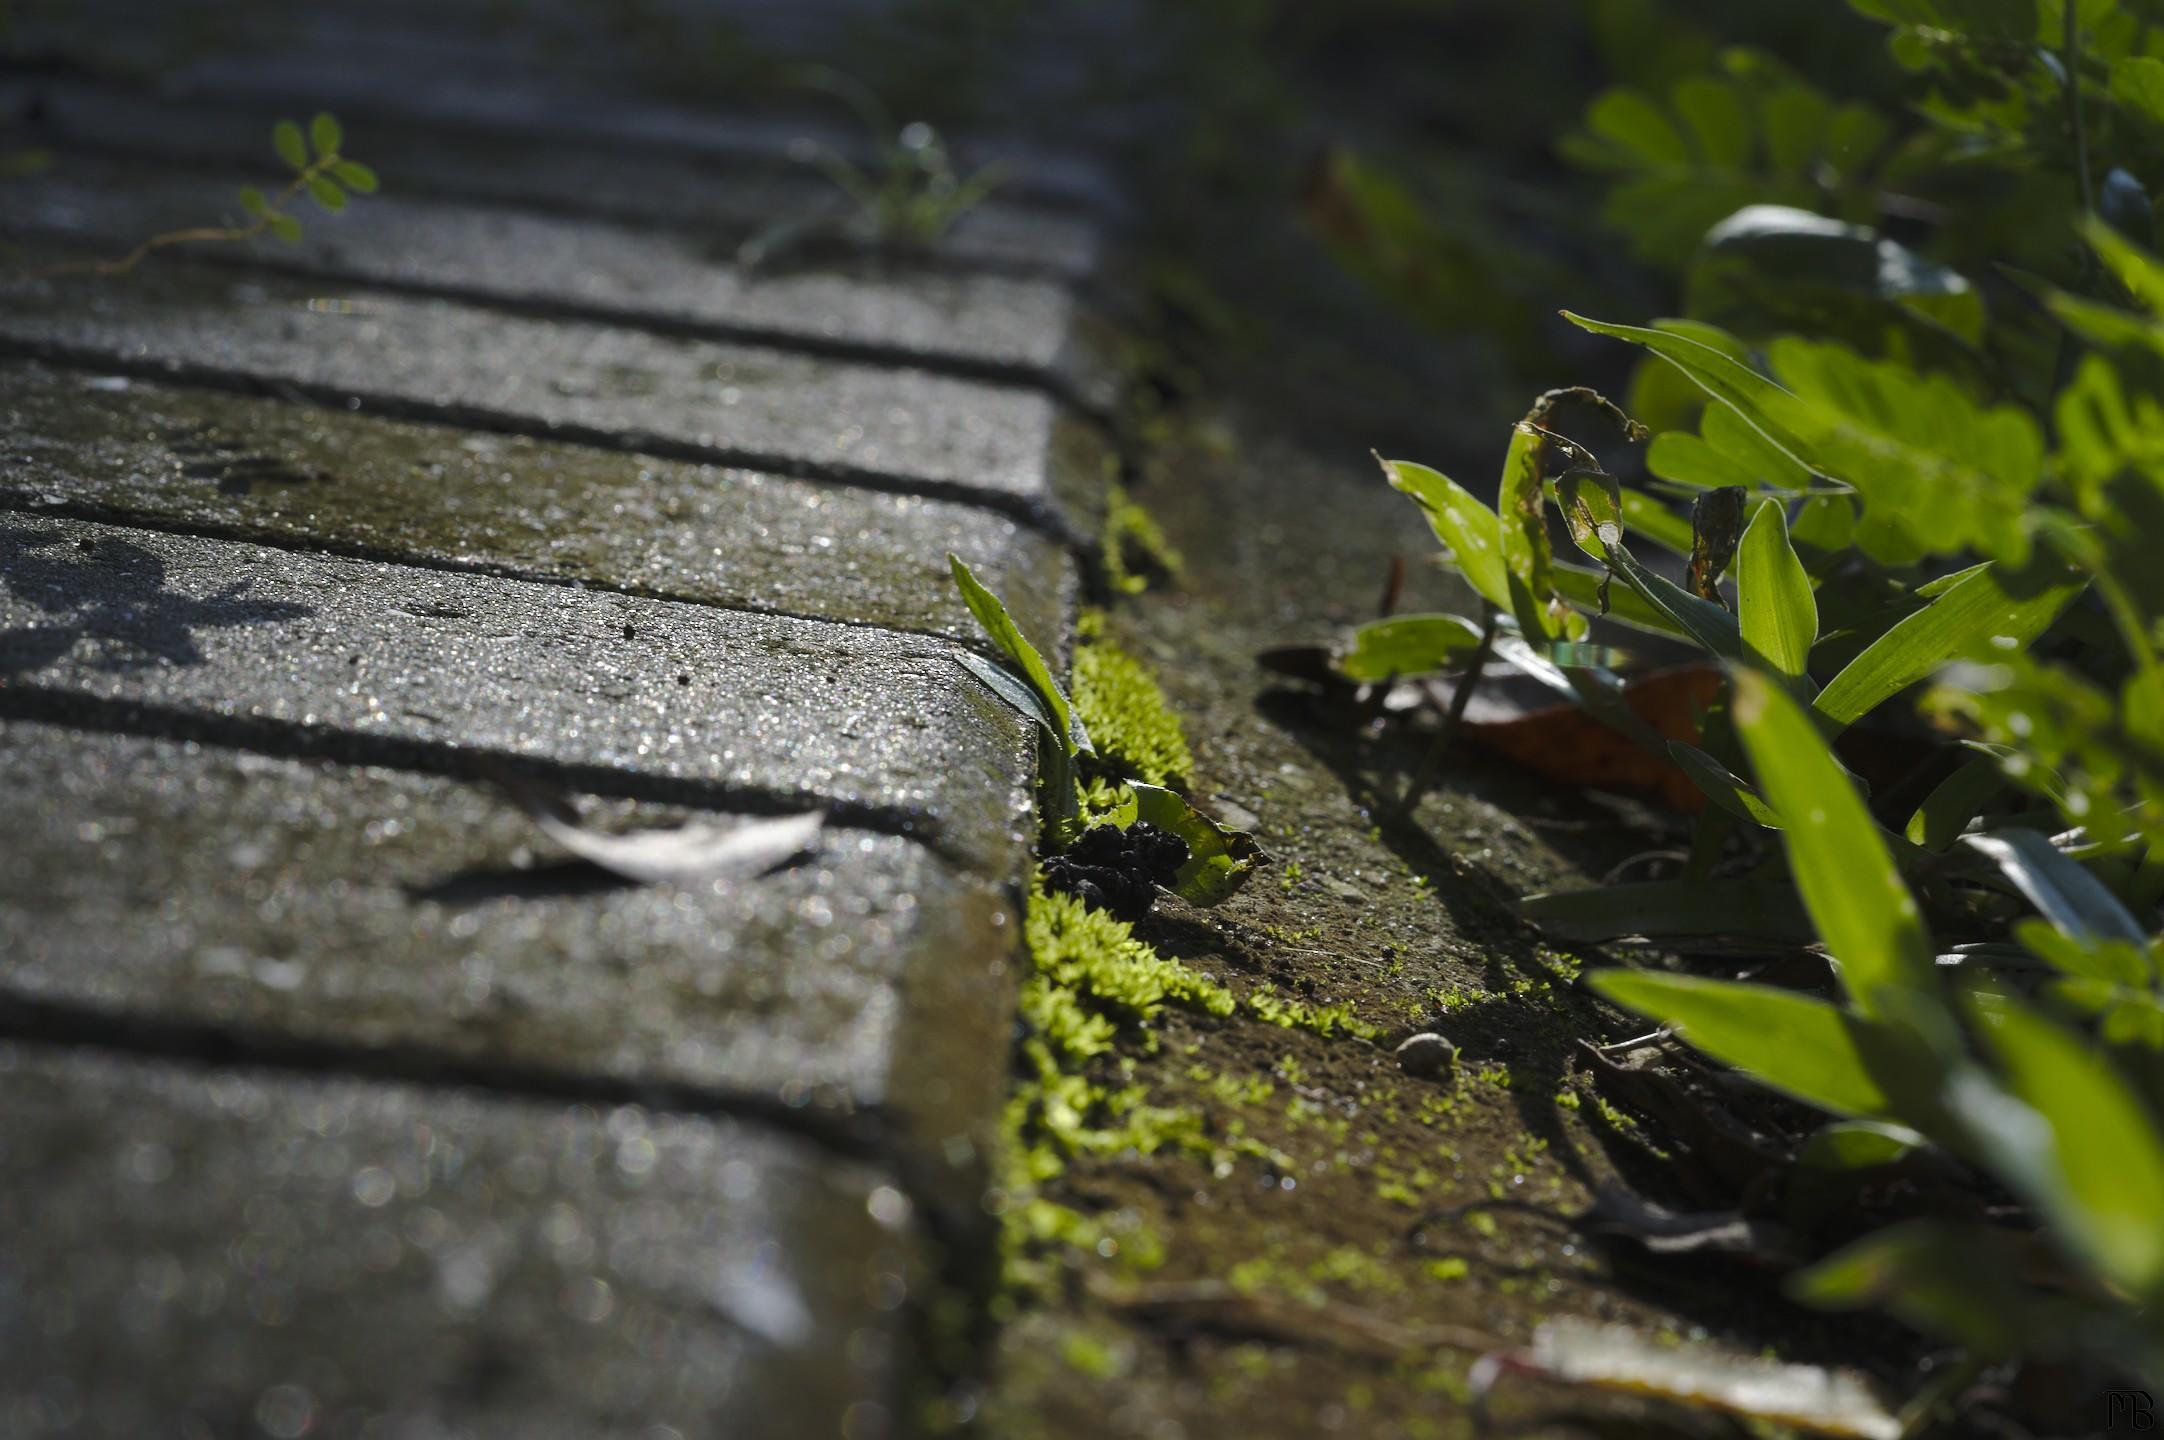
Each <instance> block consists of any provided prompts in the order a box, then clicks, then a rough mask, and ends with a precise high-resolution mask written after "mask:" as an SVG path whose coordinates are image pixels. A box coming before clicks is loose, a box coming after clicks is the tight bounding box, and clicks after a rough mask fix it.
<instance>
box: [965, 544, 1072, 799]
mask: <svg viewBox="0 0 2164 1440" xmlns="http://www.w3.org/2000/svg"><path fill="white" fill-rule="evenodd" d="M947 564H948V565H949V566H950V567H952V569H953V571H954V585H955V588H956V589H958V590H960V591H961V592H962V602H963V603H964V604H966V605H967V606H969V613H970V614H972V615H974V616H976V617H977V623H978V624H979V625H981V626H983V627H984V633H985V634H986V635H987V636H989V637H991V641H992V643H993V644H994V645H996V646H997V647H999V652H1000V653H1001V654H1002V655H1005V656H1006V657H1007V658H1008V659H1009V660H1010V661H1012V662H1013V663H1014V667H1015V668H1016V669H1017V670H1020V671H1021V672H1022V678H1023V679H1025V680H1027V681H1028V682H1029V686H1030V688H1031V689H1032V690H1035V691H1036V692H1037V696H1038V698H1039V699H1040V700H1042V701H1043V702H1044V708H1045V709H1046V711H1047V712H1049V713H1050V715H1051V717H1052V720H1053V725H1052V733H1053V736H1054V738H1056V739H1057V740H1058V741H1059V743H1060V745H1061V746H1062V747H1063V748H1064V749H1065V750H1066V752H1067V754H1068V755H1069V756H1070V757H1071V756H1073V755H1074V754H1075V752H1076V751H1078V750H1083V749H1087V748H1088V746H1087V745H1086V744H1085V743H1084V742H1083V741H1081V740H1080V739H1079V738H1078V737H1077V735H1076V733H1075V725H1074V709H1073V707H1072V706H1070V705H1069V704H1068V703H1067V692H1066V691H1064V690H1062V689H1060V686H1059V682H1058V681H1057V680H1055V679H1053V678H1052V671H1051V668H1050V667H1049V666H1047V665H1046V664H1045V663H1044V657H1043V656H1042V655H1039V654H1038V653H1037V647H1036V646H1034V645H1032V644H1030V643H1029V640H1028V639H1027V638H1026V637H1025V636H1024V635H1023V634H1022V630H1021V627H1020V626H1018V625H1016V624H1015V623H1014V620H1013V617H1011V616H1009V615H1008V614H1007V607H1006V606H1005V605H1003V604H1001V603H1000V599H999V597H998V596H997V595H994V594H993V593H992V592H991V591H989V590H987V589H985V588H984V586H983V585H981V584H979V583H978V581H977V577H976V576H975V575H972V574H971V573H970V570H969V567H968V566H967V565H965V564H963V563H962V558H961V557H960V556H959V555H956V554H954V553H953V552H952V551H949V552H948V555H947Z"/></svg>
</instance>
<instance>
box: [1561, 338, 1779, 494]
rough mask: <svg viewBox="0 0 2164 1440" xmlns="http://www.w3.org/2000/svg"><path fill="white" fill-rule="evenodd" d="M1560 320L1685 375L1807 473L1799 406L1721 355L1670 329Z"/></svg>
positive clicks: (1764, 378)
mask: <svg viewBox="0 0 2164 1440" xmlns="http://www.w3.org/2000/svg"><path fill="white" fill-rule="evenodd" d="M1563 318H1564V319H1565V320H1568V321H1569V322H1570V323H1571V324H1573V325H1576V326H1577V327H1578V328H1579V329H1581V330H1590V331H1592V332H1593V333H1594V334H1596V335H1607V336H1611V337H1613V338H1614V339H1617V340H1628V341H1630V342H1631V343H1632V344H1634V345H1640V346H1643V347H1644V348H1646V349H1647V350H1650V351H1652V352H1653V353H1654V354H1655V355H1658V356H1660V357H1661V358H1662V359H1663V360H1666V361H1667V362H1668V363H1669V364H1671V365H1673V366H1675V367H1676V368H1677V369H1678V370H1681V371H1682V372H1683V373H1684V374H1685V375H1687V376H1689V377H1690V379H1691V381H1692V382H1693V383H1694V384H1696V385H1697V386H1698V387H1699V388H1700V389H1701V390H1704V391H1705V392H1706V393H1707V394H1708V395H1710V396H1712V397H1713V398H1714V399H1716V400H1718V401H1720V402H1721V403H1722V404H1724V405H1726V406H1729V407H1730V408H1731V409H1733V410H1734V411H1735V412H1736V414H1737V415H1739V416H1740V417H1742V418H1743V419H1744V420H1745V421H1746V422H1748V423H1749V424H1750V426H1751V428H1752V429H1754V430H1756V431H1757V432H1758V433H1759V434H1760V435H1761V436H1763V437H1764V438H1765V439H1766V440H1767V442H1768V443H1770V444H1771V445H1773V446H1774V448H1776V449H1777V450H1779V451H1780V452H1781V453H1782V454H1783V455H1786V456H1787V457H1788V458H1789V459H1791V460H1793V461H1795V462H1796V463H1797V464H1799V465H1802V466H1803V467H1804V468H1805V469H1810V468H1811V465H1810V462H1809V461H1808V460H1807V459H1806V458H1805V457H1806V456H1807V455H1808V454H1809V447H1808V446H1807V445H1805V443H1804V442H1803V441H1802V440H1801V439H1800V438H1798V436H1797V433H1796V429H1795V427H1796V425H1797V423H1798V422H1799V421H1800V420H1801V419H1802V411H1801V404H1800V402H1799V401H1798V400H1797V398H1796V397H1795V396H1794V395H1792V394H1790V393H1789V392H1788V391H1787V390H1784V389H1783V388H1782V387H1781V386H1779V385H1776V384H1775V383H1774V382H1773V381H1771V380H1768V379H1767V378H1766V377H1765V376H1763V375H1761V374H1759V373H1758V372H1757V371H1756V370H1753V369H1752V368H1751V367H1750V366H1748V365H1746V364H1744V363H1743V362H1742V361H1740V360H1738V359H1736V358H1734V356H1732V355H1730V354H1728V353H1727V352H1726V351H1723V350H1720V349H1716V348H1715V347H1714V346H1712V345H1709V344H1707V343H1706V342H1705V341H1703V340H1700V339H1696V338H1693V337H1692V336H1689V335H1683V334H1678V333H1676V332H1675V331H1672V330H1665V329H1651V330H1649V329H1646V328H1644V327H1642V326H1637V325H1611V324H1609V323H1607V322H1606V321H1601V320H1589V319H1587V318H1586V317H1585V316H1583V315H1574V314H1572V313H1571V312H1570V311H1568V310H1565V311H1564V312H1563Z"/></svg>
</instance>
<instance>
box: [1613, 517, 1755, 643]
mask: <svg viewBox="0 0 2164 1440" xmlns="http://www.w3.org/2000/svg"><path fill="white" fill-rule="evenodd" d="M1611 554H1612V558H1613V559H1614V561H1615V569H1616V573H1617V574H1618V575H1621V576H1622V577H1623V579H1624V581H1625V582H1626V583H1627V584H1629V586H1630V587H1631V589H1633V590H1635V591H1637V592H1638V595H1639V597H1640V598H1641V599H1643V600H1644V601H1645V602H1646V603H1647V604H1648V605H1650V606H1652V607H1653V609H1654V610H1656V611H1658V612H1659V613H1660V614H1662V615H1664V616H1666V617H1667V618H1668V619H1669V620H1670V621H1672V622H1674V624H1675V625H1676V627H1677V628H1678V629H1680V630H1681V631H1683V633H1684V634H1686V635H1688V636H1690V637H1691V638H1692V639H1693V640H1696V641H1697V642H1698V643H1699V644H1701V645H1703V646H1705V647H1706V648H1707V649H1708V650H1710V651H1712V652H1713V653H1714V654H1715V655H1718V656H1720V657H1721V658H1722V659H1724V660H1736V659H1740V658H1742V655H1743V634H1742V632H1741V631H1740V630H1738V629H1737V627H1736V617H1735V616H1733V615H1731V614H1729V613H1728V612H1727V611H1726V610H1723V609H1722V608H1721V607H1720V606H1718V605H1716V604H1714V603H1713V602H1712V601H1710V600H1701V599H1699V598H1698V597H1697V596H1696V595H1693V594H1692V593H1691V592H1690V591H1688V590H1686V589H1684V588H1683V587H1682V586H1680V585H1678V584H1676V583H1675V582H1674V581H1672V580H1669V579H1667V578H1666V577H1664V576H1660V575H1656V574H1654V573H1653V572H1652V571H1650V570H1648V569H1646V567H1645V566H1643V565H1641V564H1639V563H1638V561H1637V559H1636V557H1634V556H1633V555H1632V554H1631V552H1630V551H1629V550H1628V549H1627V548H1625V547H1624V546H1622V545H1618V546H1616V547H1615V549H1614V550H1613V551H1612V552H1611Z"/></svg>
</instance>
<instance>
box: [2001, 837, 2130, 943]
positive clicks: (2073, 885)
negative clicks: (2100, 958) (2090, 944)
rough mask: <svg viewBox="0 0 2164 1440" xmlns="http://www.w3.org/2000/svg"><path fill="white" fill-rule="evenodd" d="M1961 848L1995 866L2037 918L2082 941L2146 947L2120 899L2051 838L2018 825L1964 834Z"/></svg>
mask: <svg viewBox="0 0 2164 1440" xmlns="http://www.w3.org/2000/svg"><path fill="white" fill-rule="evenodd" d="M1962 843H1963V844H1965V845H1967V846H1968V847H1969V848H1970V849H1971V850H1974V851H1975V852H1976V853H1977V854H1979V855H1982V856H1984V857H1985V858H1986V859H1988V860H1990V861H1991V863H1992V864H1994V865H1996V866H1998V867H1999V871H2000V873H2001V874H2003V875H2005V876H2006V878H2007V879H2008V880H2010V881H2012V882H2013V885H2014V888H2015V889H2017V890H2019V891H2020V892H2021V894H2022V897H2023V898H2024V899H2026V900H2027V901H2028V902H2029V903H2030V904H2031V905H2034V906H2035V907H2036V910H2037V913H2038V914H2040V915H2042V916H2043V917H2044V918H2045V919H2046V920H2049V921H2050V922H2051V923H2052V924H2053V925H2054V926H2056V927H2057V928H2058V929H2059V930H2061V931H2063V932H2064V933H2066V934H2068V935H2071V936H2073V937H2075V938H2076V939H2081V940H2126V941H2130V942H2132V943H2134V944H2136V945H2143V944H2147V943H2148V939H2149V936H2148V934H2147V933H2146V932H2145V931H2144V930H2143V929H2142V927H2141V925H2140V924H2139V923H2138V922H2137V921H2136V920H2135V919H2134V917H2133V916H2132V915H2130V914H2128V913H2127V908H2126V906H2124V905H2122V904H2120V903H2119V897H2118V896H2116V895H2114V894H2112V893H2111V891H2110V890H2108V889H2106V888H2105V886H2104V882H2103V881H2101V880H2099V879H2097V878H2096V877H2095V876H2094V875H2092V874H2090V873H2089V871H2088V870H2087V869H2086V868H2085V867H2084V866H2082V865H2081V864H2080V863H2079V862H2078V861H2075V860H2072V859H2070V858H2068V857H2067V856H2066V855H2064V854H2061V853H2060V851H2059V849H2058V847H2057V846H2055V845H2053V844H2052V843H2051V841H2050V840H2049V839H2047V838H2046V837H2045V836H2043V835H2041V834H2039V833H2038V832H2036V831H2034V830H2029V829H2024V828H2021V827H2019V826H2015V827H2011V828H2008V829H2005V830H1993V831H1991V832H1990V833H1988V834H1984V835H1966V836H1963V837H1962Z"/></svg>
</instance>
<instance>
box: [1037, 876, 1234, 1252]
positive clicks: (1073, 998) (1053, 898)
mask: <svg viewBox="0 0 2164 1440" xmlns="http://www.w3.org/2000/svg"><path fill="white" fill-rule="evenodd" d="M1023 936H1024V939H1025V941H1026V943H1027V945H1028V947H1029V954H1030V959H1031V961H1032V962H1033V965H1034V973H1033V974H1031V975H1030V976H1029V977H1028V979H1026V980H1025V981H1024V982H1023V984H1022V991H1021V1016H1022V1025H1023V1032H1024V1033H1023V1038H1022V1043H1021V1047H1020V1059H1021V1066H1022V1078H1021V1080H1020V1082H1019V1083H1018V1084H1017V1086H1016V1088H1015V1091H1014V1093H1013V1095H1012V1096H1011V1097H1010V1098H1009V1100H1008V1102H1007V1110H1006V1130H1007V1137H1008V1155H1007V1164H1006V1168H1005V1187H1004V1191H1003V1193H1002V1194H1001V1196H1000V1197H999V1209H1000V1213H1001V1215H1002V1217H1003V1219H1004V1220H1005V1222H1006V1226H1005V1229H1006V1242H1007V1243H1006V1252H1007V1273H1008V1278H1009V1281H1010V1283H1012V1284H1015V1285H1017V1286H1022V1287H1034V1286H1037V1285H1039V1284H1041V1283H1044V1282H1046V1281H1048V1280H1049V1279H1050V1270H1049V1267H1048V1266H1047V1264H1046V1263H1045V1261H1044V1257H1045V1255H1046V1254H1047V1253H1048V1252H1053V1251H1057V1250H1060V1249H1075V1250H1086V1251H1093V1252H1095V1253H1096V1254H1098V1255H1100V1256H1106V1257H1109V1256H1111V1255H1113V1254H1115V1253H1118V1254H1122V1255H1123V1256H1124V1258H1125V1260H1126V1262H1127V1263H1128V1264H1130V1265H1137V1264H1146V1263H1150V1261H1151V1260H1152V1257H1154V1255H1155V1253H1156V1242H1155V1240H1154V1238H1148V1237H1138V1236H1135V1235H1129V1236H1127V1237H1125V1238H1124V1239H1122V1238H1121V1237H1119V1236H1116V1235H1113V1234H1111V1233H1110V1232H1109V1231H1108V1230H1107V1228H1106V1222H1104V1221H1101V1220H1098V1219H1096V1218H1094V1217H1090V1216H1085V1215H1082V1214H1080V1213H1079V1212H1077V1211H1074V1210H1071V1209H1069V1208H1067V1207H1066V1206H1063V1205H1059V1204H1056V1203H1054V1202H1052V1201H1049V1200H1046V1199H1044V1198H1042V1197H1041V1196H1040V1195H1039V1194H1038V1193H1037V1192H1038V1189H1039V1187H1041V1186H1042V1185H1043V1184H1044V1183H1045V1182H1046V1181H1049V1180H1051V1179H1053V1178H1055V1177H1056V1176H1058V1175H1059V1174H1060V1173H1061V1172H1062V1171H1064V1170H1065V1169H1066V1167H1067V1165H1068V1163H1069V1162H1070V1161H1071V1160H1073V1159H1074V1158H1075V1157H1077V1156H1082V1155H1118V1154H1126V1153H1132V1154H1137V1155H1152V1154H1156V1153H1157V1152H1159V1151H1161V1150H1171V1151H1175V1152H1184V1153H1189V1154H1194V1155H1198V1156H1202V1157H1204V1158H1205V1159H1207V1160H1209V1161H1211V1162H1213V1163H1214V1162H1215V1160H1216V1159H1217V1158H1218V1157H1219V1156H1221V1155H1223V1154H1225V1153H1227V1152H1228V1151H1232V1152H1239V1153H1246V1152H1248V1151H1253V1152H1255V1153H1261V1154H1267V1153H1269V1152H1268V1151H1267V1149H1266V1148H1265V1147H1262V1146H1259V1145H1257V1144H1255V1143H1254V1142H1252V1141H1245V1142H1243V1141H1234V1142H1231V1143H1230V1144H1229V1145H1228V1144H1227V1143H1226V1142H1224V1141H1222V1140H1219V1139H1215V1138H1213V1137H1212V1136H1211V1135H1210V1134H1208V1133H1207V1130H1206V1127H1205V1120H1204V1117H1203V1115H1202V1113H1201V1112H1200V1111H1199V1110H1195V1109H1192V1108H1179V1107H1167V1106H1155V1105H1150V1104H1147V1103H1145V1096H1144V1092H1143V1090H1142V1089H1141V1087H1140V1086H1137V1085H1134V1084H1131V1083H1128V1081H1129V1078H1130V1072H1131V1070H1132V1062H1131V1061H1126V1060H1121V1061H1118V1062H1117V1063H1114V1062H1112V1061H1111V1059H1110V1057H1112V1056H1113V1055H1114V1053H1115V1052H1116V1051H1117V1049H1118V1048H1119V1046H1120V1043H1121V1041H1122V1040H1123V1039H1126V1038H1133V1039H1136V1040H1138V1041H1139V1043H1140V1045H1141V1046H1142V1048H1143V1049H1144V1051H1145V1052H1147V1051H1149V1050H1154V1049H1155V1048H1156V1039H1155V1037H1154V1036H1153V1035H1150V1034H1149V1032H1148V1031H1147V1030H1146V1029H1144V1026H1145V1025H1146V1024H1147V1023H1148V1022H1149V1021H1150V1020H1152V1019H1154V1018H1155V1017H1156V1016H1157V1015H1158V1014H1159V1013H1160V1012H1161V1011H1162V1010H1163V1008H1164V1007H1165V1006H1166V1005H1179V1006H1182V1007H1185V1008H1187V1009H1191V1010H1195V1011H1198V1012H1201V1013H1203V1014H1208V1015H1220V1016H1223V1015H1230V1014H1231V1013H1232V1012H1233V1009H1234V1007H1235V1001H1234V999H1233V995H1232V992H1231V991H1229V990H1227V989H1225V988H1224V987H1223V986H1222V985H1219V984H1217V983H1216V982H1214V981H1212V980H1209V979H1207V978H1205V977H1204V976H1201V975H1198V974H1196V973H1195V972H1194V971H1192V970H1190V969H1188V968H1187V967H1186V966H1185V965H1182V964H1180V963H1179V962H1178V961H1176V960H1168V959H1166V958H1164V957H1163V956H1161V955H1159V954H1158V953H1157V952H1156V951H1155V950H1154V949H1152V948H1151V947H1150V946H1149V945H1148V944H1146V943H1144V942H1143V941H1141V940H1138V939H1136V938H1135V934H1134V931H1133V929H1132V928H1131V927H1129V926H1128V925H1127V924H1126V923H1125V922H1124V921H1120V920H1115V919H1113V918H1112V917H1111V916H1110V915H1107V914H1105V913H1104V912H1103V911H1101V910H1091V909H1089V908H1087V907H1086V906H1084V905H1083V904H1082V902H1081V901H1079V900H1077V899H1076V898H1075V897H1073V896H1071V895H1060V894H1050V893H1047V892H1046V891H1045V889H1044V887H1043V886H1042V885H1041V884H1040V885H1037V886H1034V887H1032V889H1031V891H1030V897H1029V910H1028V914H1027V917H1026V918H1025V920H1024V922H1023Z"/></svg>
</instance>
